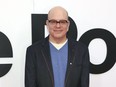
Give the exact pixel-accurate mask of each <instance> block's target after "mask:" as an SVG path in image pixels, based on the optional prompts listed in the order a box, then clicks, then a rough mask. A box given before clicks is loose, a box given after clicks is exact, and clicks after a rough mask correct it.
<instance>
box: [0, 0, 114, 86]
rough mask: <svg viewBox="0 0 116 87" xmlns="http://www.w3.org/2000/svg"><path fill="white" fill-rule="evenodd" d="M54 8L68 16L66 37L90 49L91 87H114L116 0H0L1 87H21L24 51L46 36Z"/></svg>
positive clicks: (22, 84) (23, 71)
mask: <svg viewBox="0 0 116 87" xmlns="http://www.w3.org/2000/svg"><path fill="white" fill-rule="evenodd" d="M54 6H62V7H64V8H65V9H66V10H67V11H68V13H69V20H70V23H71V26H70V30H69V33H68V36H71V37H72V38H74V39H75V40H79V41H81V42H83V43H85V44H86V45H87V46H88V48H89V52H90V87H116V82H115V81H116V24H115V23H116V1H115V0H0V87H24V79H25V78H24V77H25V54H26V48H27V47H28V46H29V45H31V44H33V43H35V42H36V41H38V40H40V39H42V38H45V37H46V36H47V35H48V34H49V33H48V31H47V29H46V24H45V21H46V19H47V13H48V11H49V10H50V9H51V8H52V7H54ZM6 83H7V84H6Z"/></svg>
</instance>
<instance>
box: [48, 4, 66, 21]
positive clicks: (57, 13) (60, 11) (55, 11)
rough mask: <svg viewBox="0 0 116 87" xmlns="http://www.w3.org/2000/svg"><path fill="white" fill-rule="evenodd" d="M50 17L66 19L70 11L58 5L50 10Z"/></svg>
mask: <svg viewBox="0 0 116 87" xmlns="http://www.w3.org/2000/svg"><path fill="white" fill-rule="evenodd" d="M48 19H58V20H60V19H66V20H67V19H68V12H67V11H66V9H64V8H63V7H60V6H56V7H54V8H52V9H51V10H50V11H49V12H48Z"/></svg>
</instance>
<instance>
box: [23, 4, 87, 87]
mask: <svg viewBox="0 0 116 87" xmlns="http://www.w3.org/2000/svg"><path fill="white" fill-rule="evenodd" d="M69 25H70V21H69V20H68V12H67V11H66V10H65V9H64V8H62V7H60V6H56V7H54V8H52V9H51V10H50V11H49V13H48V19H47V20H46V26H47V29H48V31H49V35H48V37H46V38H45V39H43V40H41V41H38V42H37V43H35V44H33V45H31V46H29V47H28V49H27V53H26V66H25V87H89V53H88V48H87V47H86V46H85V45H84V44H83V43H81V42H78V41H74V40H72V39H70V38H67V36H66V34H67V32H68V29H69Z"/></svg>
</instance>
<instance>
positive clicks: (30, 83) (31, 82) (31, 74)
mask: <svg viewBox="0 0 116 87" xmlns="http://www.w3.org/2000/svg"><path fill="white" fill-rule="evenodd" d="M34 59H35V57H34V51H33V49H31V48H30V47H29V48H27V51H26V63H25V87H37V86H36V74H35V73H36V70H35V62H34Z"/></svg>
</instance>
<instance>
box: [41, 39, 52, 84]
mask: <svg viewBox="0 0 116 87" xmlns="http://www.w3.org/2000/svg"><path fill="white" fill-rule="evenodd" d="M42 48H43V49H41V52H42V55H43V57H44V60H45V63H46V66H47V69H48V71H49V73H50V77H51V79H52V82H53V83H54V81H53V69H52V62H51V56H50V48H49V37H47V38H46V39H45V40H44V41H43V43H42Z"/></svg>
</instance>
